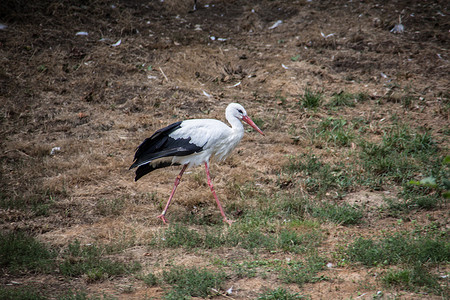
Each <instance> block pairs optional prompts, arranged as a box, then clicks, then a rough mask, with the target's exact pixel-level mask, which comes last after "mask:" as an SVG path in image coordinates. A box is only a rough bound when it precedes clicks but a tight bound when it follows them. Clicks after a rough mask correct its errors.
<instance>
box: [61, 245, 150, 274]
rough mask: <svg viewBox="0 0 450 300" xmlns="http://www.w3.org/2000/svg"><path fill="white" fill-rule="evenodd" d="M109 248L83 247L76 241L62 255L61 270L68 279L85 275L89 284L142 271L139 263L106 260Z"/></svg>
mask: <svg viewBox="0 0 450 300" xmlns="http://www.w3.org/2000/svg"><path fill="white" fill-rule="evenodd" d="M107 254H108V251H107V248H105V247H101V246H97V245H93V244H92V245H84V246H83V245H81V243H80V242H79V241H78V240H76V241H74V242H73V243H71V244H69V246H68V247H67V249H66V251H65V252H64V253H63V255H62V262H61V263H60V265H59V270H60V272H61V274H62V275H64V276H67V277H78V276H82V275H85V276H86V279H87V281H88V282H96V281H101V280H104V279H106V278H111V277H115V276H120V275H126V274H131V273H134V272H137V271H139V270H140V269H141V266H140V264H138V263H124V262H120V261H114V260H111V259H108V258H104V256H105V255H107Z"/></svg>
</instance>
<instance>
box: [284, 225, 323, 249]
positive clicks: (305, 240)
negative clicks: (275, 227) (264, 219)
mask: <svg viewBox="0 0 450 300" xmlns="http://www.w3.org/2000/svg"><path fill="white" fill-rule="evenodd" d="M322 239H323V237H322V235H321V234H320V232H318V231H312V232H307V233H304V234H299V233H297V232H296V231H293V230H289V229H283V230H281V231H280V234H279V235H278V248H279V249H282V250H283V251H286V252H293V253H305V252H308V251H310V250H311V249H315V248H316V247H318V246H319V245H320V243H321V241H322Z"/></svg>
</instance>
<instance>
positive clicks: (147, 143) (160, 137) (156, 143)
mask: <svg viewBox="0 0 450 300" xmlns="http://www.w3.org/2000/svg"><path fill="white" fill-rule="evenodd" d="M180 125H181V121H180V122H176V123H173V124H171V125H169V126H167V127H164V128H161V129H159V130H157V131H156V132H155V133H154V134H153V135H152V136H151V137H149V138H147V139H145V140H144V141H143V142H142V144H140V145H139V146H138V147H137V148H136V153H135V155H134V160H133V164H132V165H131V167H130V169H133V168H136V167H139V168H138V169H137V170H136V178H135V180H138V179H139V178H141V177H142V176H144V175H145V174H147V173H149V172H151V171H153V170H156V169H159V168H164V167H168V166H170V165H171V163H170V162H168V161H164V162H159V163H156V164H150V162H152V161H153V160H155V159H159V158H163V157H168V156H186V155H190V154H193V153H195V152H200V151H201V150H202V147H201V146H197V145H195V144H192V143H189V141H190V140H191V139H190V138H187V139H173V138H171V137H169V135H170V134H171V133H172V132H173V131H175V130H177V129H178V128H180Z"/></svg>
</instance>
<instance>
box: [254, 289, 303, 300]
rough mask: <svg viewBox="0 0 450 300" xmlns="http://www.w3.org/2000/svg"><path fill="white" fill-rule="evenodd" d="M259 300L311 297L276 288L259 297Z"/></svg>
mask: <svg viewBox="0 0 450 300" xmlns="http://www.w3.org/2000/svg"><path fill="white" fill-rule="evenodd" d="M257 299H258V300H297V299H310V297H308V296H303V295H300V294H299V293H291V292H289V291H288V290H286V289H283V288H277V289H275V290H270V291H267V292H265V293H263V294H261V295H259V297H258V298H257Z"/></svg>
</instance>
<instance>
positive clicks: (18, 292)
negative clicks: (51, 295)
mask: <svg viewBox="0 0 450 300" xmlns="http://www.w3.org/2000/svg"><path fill="white" fill-rule="evenodd" d="M0 299H1V300H46V299H48V298H47V297H45V296H44V295H42V293H40V292H37V291H36V288H33V287H27V286H22V287H20V288H7V287H0Z"/></svg>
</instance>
